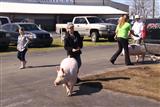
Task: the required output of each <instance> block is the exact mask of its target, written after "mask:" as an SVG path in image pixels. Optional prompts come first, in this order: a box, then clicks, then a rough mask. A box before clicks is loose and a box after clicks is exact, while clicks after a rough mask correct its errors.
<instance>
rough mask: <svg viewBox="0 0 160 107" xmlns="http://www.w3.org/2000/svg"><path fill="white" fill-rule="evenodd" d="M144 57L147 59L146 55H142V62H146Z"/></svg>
mask: <svg viewBox="0 0 160 107" xmlns="http://www.w3.org/2000/svg"><path fill="white" fill-rule="evenodd" d="M144 57H145V54H142V61H143V62H144Z"/></svg>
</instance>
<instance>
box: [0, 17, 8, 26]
mask: <svg viewBox="0 0 160 107" xmlns="http://www.w3.org/2000/svg"><path fill="white" fill-rule="evenodd" d="M0 21H1V24H2V25H3V24H6V23H9V21H8V19H7V18H0Z"/></svg>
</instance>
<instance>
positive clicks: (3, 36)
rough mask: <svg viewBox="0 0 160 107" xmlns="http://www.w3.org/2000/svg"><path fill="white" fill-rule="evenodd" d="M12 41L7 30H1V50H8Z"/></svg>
mask: <svg viewBox="0 0 160 107" xmlns="http://www.w3.org/2000/svg"><path fill="white" fill-rule="evenodd" d="M9 43H10V39H9V37H8V36H7V32H5V31H3V30H0V50H7V49H8V46H9Z"/></svg>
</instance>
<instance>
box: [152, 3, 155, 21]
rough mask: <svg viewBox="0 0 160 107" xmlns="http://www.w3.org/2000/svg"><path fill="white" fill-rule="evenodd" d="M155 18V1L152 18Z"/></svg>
mask: <svg viewBox="0 0 160 107" xmlns="http://www.w3.org/2000/svg"><path fill="white" fill-rule="evenodd" d="M154 16H155V0H153V16H152V18H154Z"/></svg>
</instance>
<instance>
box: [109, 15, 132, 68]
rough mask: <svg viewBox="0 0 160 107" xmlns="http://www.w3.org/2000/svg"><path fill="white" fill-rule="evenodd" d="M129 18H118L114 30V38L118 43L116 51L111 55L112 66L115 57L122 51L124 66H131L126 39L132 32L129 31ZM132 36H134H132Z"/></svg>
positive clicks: (126, 16)
mask: <svg viewBox="0 0 160 107" xmlns="http://www.w3.org/2000/svg"><path fill="white" fill-rule="evenodd" d="M128 19H129V16H128V15H122V16H121V17H120V18H119V21H118V25H117V28H116V38H117V42H118V50H117V51H116V52H115V53H114V54H113V56H112V57H111V59H110V62H111V63H112V64H114V63H115V61H116V59H117V57H118V56H119V55H120V53H121V52H122V49H124V51H125V64H126V65H133V63H131V61H130V57H129V50H128V37H129V35H130V33H132V34H133V31H132V30H131V25H130V24H129V23H128ZM133 35H134V34H133Z"/></svg>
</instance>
